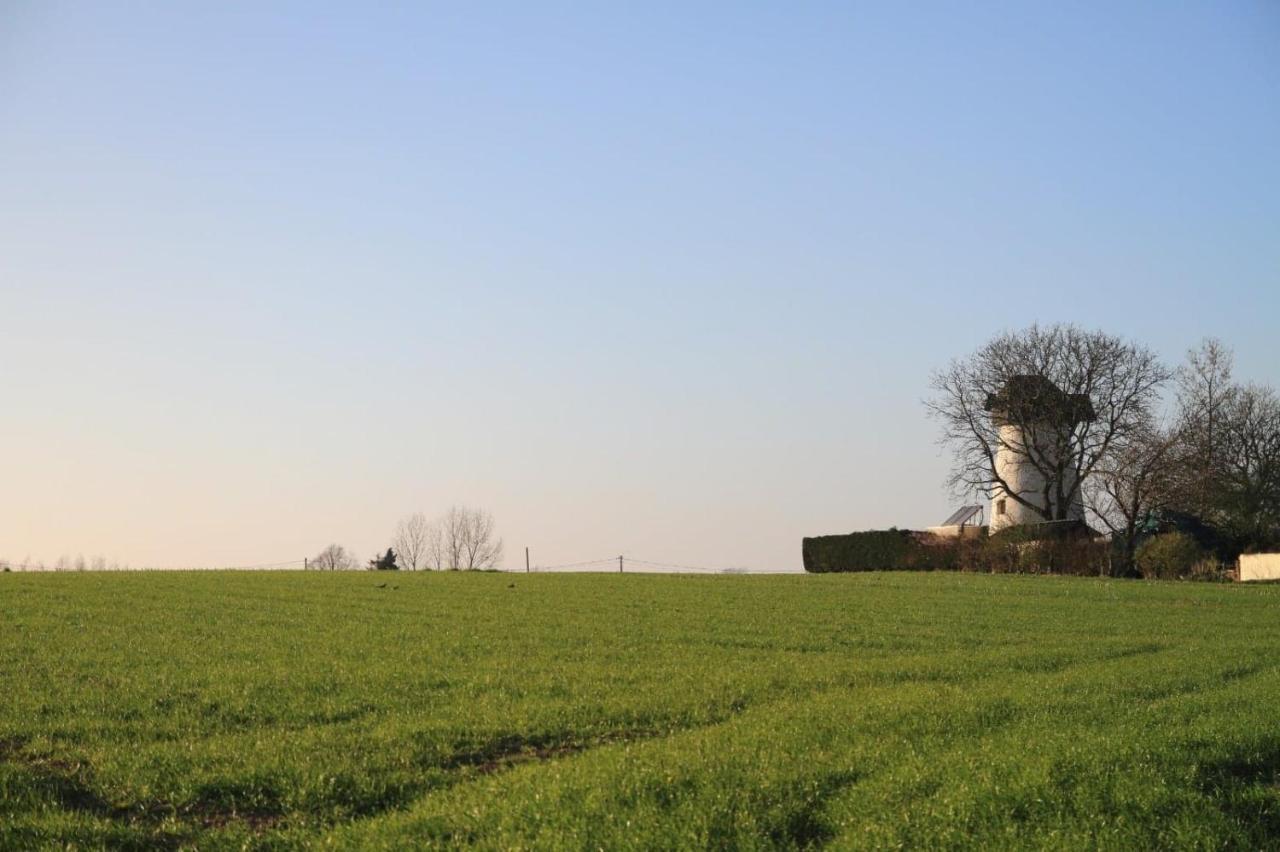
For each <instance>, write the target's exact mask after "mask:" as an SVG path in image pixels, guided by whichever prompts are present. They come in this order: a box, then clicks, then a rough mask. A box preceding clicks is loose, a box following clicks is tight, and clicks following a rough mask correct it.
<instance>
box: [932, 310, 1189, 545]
mask: <svg viewBox="0 0 1280 852" xmlns="http://www.w3.org/2000/svg"><path fill="white" fill-rule="evenodd" d="M1168 378H1169V371H1168V370H1167V369H1166V368H1165V367H1164V366H1163V365H1161V364H1160V362H1159V361H1158V360H1157V358H1156V356H1155V354H1154V353H1152V352H1151V351H1150V350H1149V349H1147V348H1146V347H1143V346H1140V345H1138V344H1135V343H1130V342H1127V341H1125V340H1122V339H1120V338H1118V337H1114V336H1111V335H1108V334H1105V333H1103V332H1100V331H1085V330H1084V329H1081V328H1079V327H1077V326H1074V325H1052V326H1047V327H1041V326H1038V325H1033V326H1031V327H1030V328H1027V329H1024V330H1022V331H1018V332H1006V333H1004V334H1001V335H999V336H997V337H996V338H994V339H993V340H991V341H990V342H988V343H987V344H986V345H984V346H982V347H981V348H980V349H978V350H977V351H976V352H974V353H973V354H972V355H970V356H968V357H967V358H963V359H957V360H955V361H952V362H951V364H950V365H949V366H948V367H947V368H946V369H943V370H940V371H938V372H936V373H934V375H933V379H932V382H931V385H932V388H933V391H934V393H935V395H934V396H933V398H932V399H929V400H927V401H926V405H927V407H928V408H929V410H930V412H931V414H932V415H933V416H934V417H935V418H936V419H937V420H938V421H939V422H940V423H941V425H942V438H941V441H942V443H944V444H945V445H947V446H950V447H951V448H952V449H953V451H954V453H955V464H954V467H953V469H952V473H951V477H950V480H949V483H950V485H951V487H952V489H953V490H954V491H955V492H956V493H957V494H962V495H968V494H971V493H973V492H975V491H977V492H981V493H983V494H986V495H988V496H990V495H991V494H993V493H994V492H996V491H997V490H999V491H1000V492H1001V493H1002V494H1004V495H1006V496H1007V497H1008V498H1009V499H1012V500H1014V501H1016V502H1017V503H1019V504H1021V505H1022V506H1024V507H1026V508H1027V509H1029V510H1031V511H1032V512H1033V513H1034V514H1035V515H1036V516H1039V517H1043V518H1044V520H1047V521H1056V520H1065V519H1067V518H1069V517H1071V512H1072V511H1073V507H1074V506H1078V505H1079V502H1080V499H1081V496H1082V495H1081V492H1080V489H1081V487H1082V484H1083V483H1084V482H1085V480H1086V479H1088V478H1089V476H1090V475H1091V474H1093V472H1094V471H1095V470H1097V468H1098V466H1099V465H1100V464H1101V463H1102V462H1103V460H1104V459H1106V458H1107V456H1108V454H1109V453H1110V452H1111V451H1112V449H1113V447H1114V446H1115V445H1116V443H1117V442H1119V441H1121V440H1124V439H1126V438H1128V437H1130V436H1133V435H1135V433H1136V432H1137V431H1138V430H1140V429H1141V428H1142V426H1143V424H1145V423H1147V422H1148V418H1149V413H1150V411H1151V408H1152V406H1153V404H1154V402H1155V401H1156V399H1157V397H1158V394H1159V389H1160V386H1161V384H1163V383H1164V382H1165V381H1166V380H1167V379H1168ZM1011 390H1013V391H1016V393H1011V392H1010V391H1011ZM997 413H998V414H999V416H998V417H996V416H993V414H997ZM1009 425H1013V426H1016V427H1018V428H1017V429H1013V430H1010V429H1007V428H1002V426H1009ZM1011 434H1014V435H1020V436H1022V437H1020V438H1016V439H1015V438H1010V437H1009V436H1010V435H1011ZM1001 450H1003V451H1005V452H1006V453H1009V454H1012V456H1013V458H1015V459H1016V460H1017V461H1018V463H1019V464H1020V465H1024V466H1030V467H1031V468H1032V469H1034V470H1035V471H1036V472H1037V473H1038V474H1039V476H1038V479H1039V480H1040V482H1041V483H1042V488H1043V493H1041V494H1039V495H1030V496H1027V495H1023V494H1020V493H1018V491H1017V489H1015V488H1011V487H1010V484H1009V482H1008V481H1007V480H1006V478H1005V476H1004V474H1003V473H1002V471H1001V470H999V469H998V468H997V465H996V456H997V453H998V452H999V451H1001Z"/></svg>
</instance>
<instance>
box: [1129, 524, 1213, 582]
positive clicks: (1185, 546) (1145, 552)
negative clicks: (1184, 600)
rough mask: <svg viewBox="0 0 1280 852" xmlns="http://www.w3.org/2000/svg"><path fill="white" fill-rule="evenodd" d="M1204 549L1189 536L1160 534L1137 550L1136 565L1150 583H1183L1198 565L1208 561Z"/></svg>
mask: <svg viewBox="0 0 1280 852" xmlns="http://www.w3.org/2000/svg"><path fill="white" fill-rule="evenodd" d="M1205 556H1206V554H1205V552H1204V549H1203V548H1201V547H1200V545H1199V544H1197V543H1196V540H1195V539H1194V538H1192V537H1191V536H1190V535H1188V534H1187V533H1180V532H1170V533H1160V534H1159V535H1155V536H1152V537H1151V538H1149V539H1147V540H1146V541H1145V542H1143V543H1142V544H1141V545H1140V546H1139V547H1138V552H1137V554H1135V557H1134V561H1135V562H1136V563H1137V566H1138V571H1139V572H1141V574H1142V576H1143V577H1145V578H1147V579H1149V580H1150V579H1157V580H1183V579H1187V578H1190V577H1191V576H1192V575H1193V574H1194V573H1195V569H1196V567H1197V565H1199V564H1200V563H1202V562H1204V561H1205Z"/></svg>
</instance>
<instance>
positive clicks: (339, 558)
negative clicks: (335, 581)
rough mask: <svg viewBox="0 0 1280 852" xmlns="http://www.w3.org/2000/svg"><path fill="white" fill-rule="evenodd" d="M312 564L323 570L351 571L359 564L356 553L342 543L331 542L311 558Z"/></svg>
mask: <svg viewBox="0 0 1280 852" xmlns="http://www.w3.org/2000/svg"><path fill="white" fill-rule="evenodd" d="M311 564H312V565H313V566H315V567H316V568H317V569H319V570H321V571H350V570H352V569H354V568H356V567H358V565H359V561H358V560H357V559H356V558H355V555H354V554H351V553H348V552H347V549H346V548H345V547H343V546H342V545H340V544H331V545H329V546H328V547H326V548H325V549H324V550H322V551H320V554H319V555H318V556H316V557H315V558H314V559H312V560H311Z"/></svg>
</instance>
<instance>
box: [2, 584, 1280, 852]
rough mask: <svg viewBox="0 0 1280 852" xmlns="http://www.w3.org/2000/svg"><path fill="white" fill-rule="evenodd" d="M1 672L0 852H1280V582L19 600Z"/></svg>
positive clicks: (20, 593) (61, 592) (243, 590)
mask: <svg viewBox="0 0 1280 852" xmlns="http://www.w3.org/2000/svg"><path fill="white" fill-rule="evenodd" d="M383 583H387V585H386V587H385V588H381V587H380V585H381V584H383ZM0 641H2V642H3V644H2V645H0V848H5V849H30V848H42V847H50V848H52V847H57V848H64V847H67V846H72V847H101V846H108V847H116V848H118V847H146V848H154V847H168V848H176V847H183V846H198V847H199V848H241V847H245V846H248V847H250V848H297V847H329V846H333V847H339V848H350V847H357V848H364V847H374V848H403V847H405V846H426V845H440V846H453V845H461V844H472V845H476V846H480V847H489V848H513V847H541V848H597V847H603V848H628V847H629V848H693V847H706V846H716V847H720V848H725V847H729V848H765V847H767V848H773V847H804V846H822V845H829V846H831V847H834V848H845V847H888V846H917V847H919V846H923V847H964V846H975V845H980V846H983V847H987V848H990V847H997V848H998V847H1029V846H1032V847H1062V848H1081V847H1110V848H1132V847H1135V846H1138V847H1163V848H1168V847H1187V848H1190V847H1202V848H1222V847H1224V846H1225V847H1235V848H1260V847H1280V788H1278V787H1277V782H1280V667H1278V666H1277V662H1278V661H1280V587H1275V586H1270V587H1240V586H1220V585H1193V584H1173V583H1142V582H1122V581H1104V580H1085V579H1070V578H1051V577H1019V576H1001V577H993V576H972V575H957V574H915V575H911V574H864V575H833V576H770V577H727V576H726V577H676V576H628V575H623V576H617V575H595V576H565V575H560V576H552V575H543V576H539V575H534V576H525V575H496V574H475V575H462V574H416V575H399V576H387V575H376V576H375V575H371V574H366V573H358V574H328V575H326V574H318V573H311V574H236V573H180V574H179V573H174V574H72V575H67V574H58V575H52V574H51V575H18V574H5V575H0Z"/></svg>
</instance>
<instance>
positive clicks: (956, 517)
mask: <svg viewBox="0 0 1280 852" xmlns="http://www.w3.org/2000/svg"><path fill="white" fill-rule="evenodd" d="M981 513H982V507H981V506H961V507H960V508H959V509H956V510H955V511H954V512H952V513H951V515H950V517H948V518H947V519H946V520H945V521H943V522H942V523H940V524H938V526H940V527H959V526H963V525H965V524H967V523H969V521H971V520H973V518H974V516H975V515H979V514H981Z"/></svg>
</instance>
